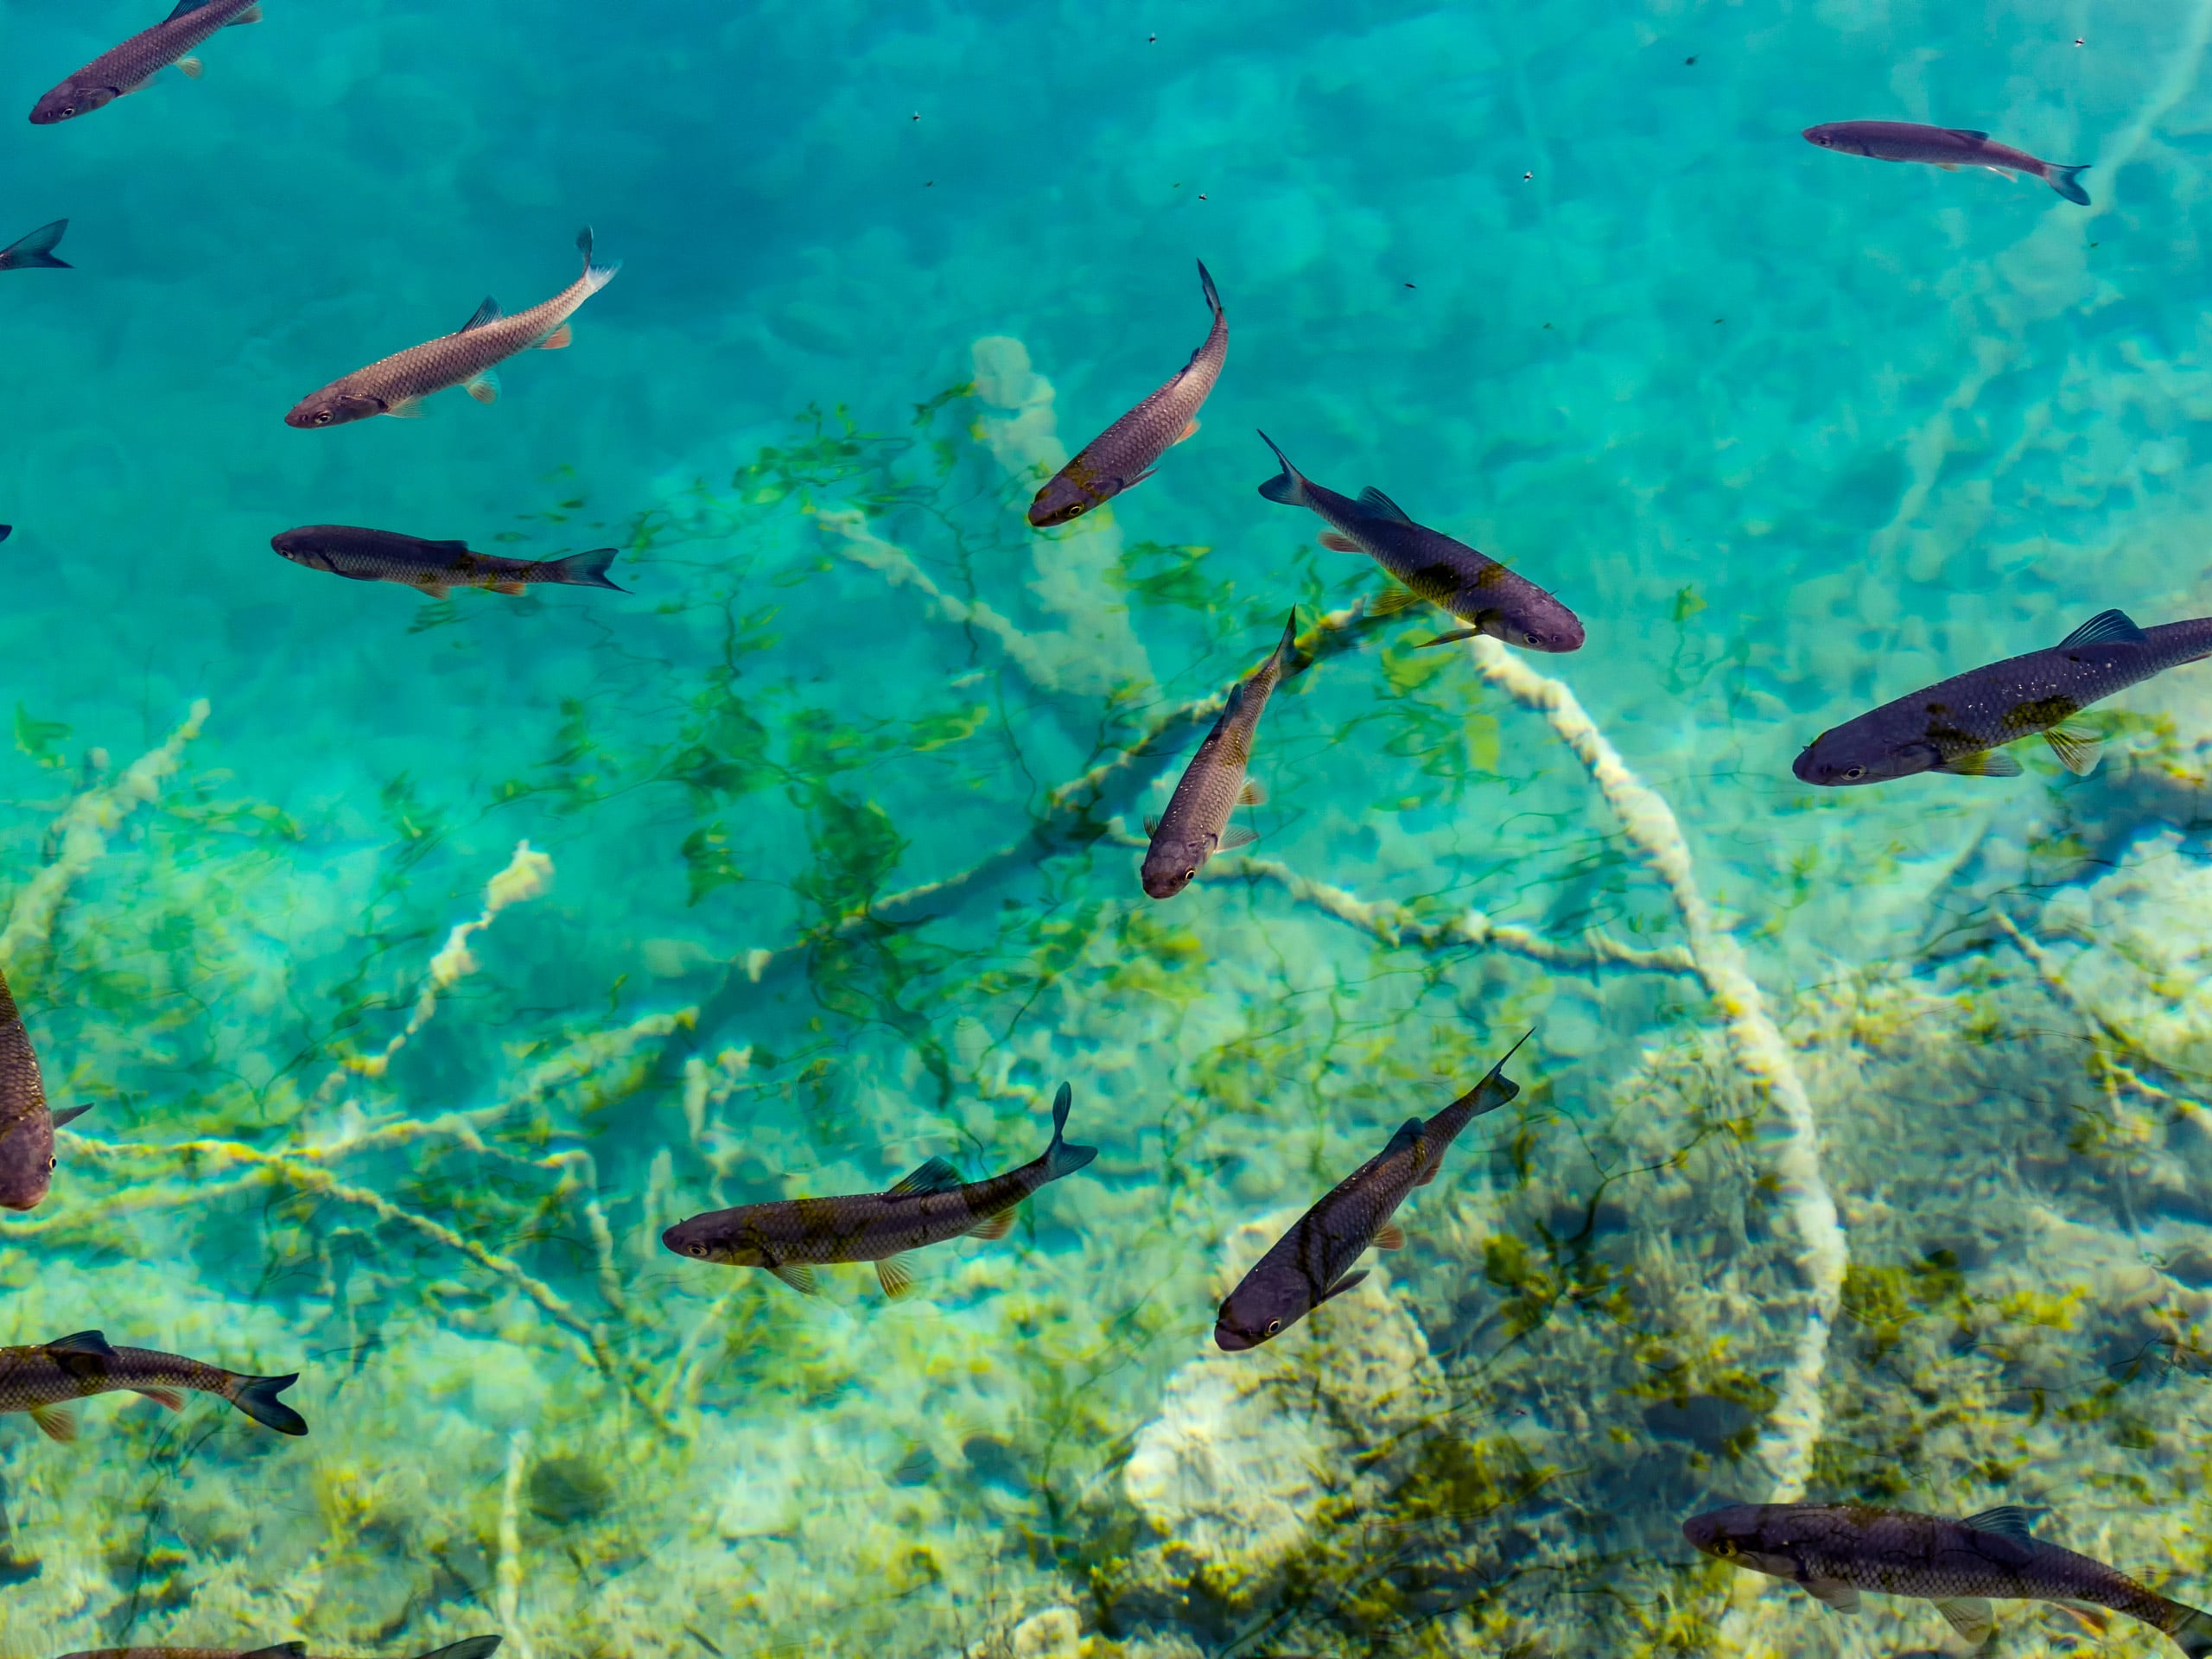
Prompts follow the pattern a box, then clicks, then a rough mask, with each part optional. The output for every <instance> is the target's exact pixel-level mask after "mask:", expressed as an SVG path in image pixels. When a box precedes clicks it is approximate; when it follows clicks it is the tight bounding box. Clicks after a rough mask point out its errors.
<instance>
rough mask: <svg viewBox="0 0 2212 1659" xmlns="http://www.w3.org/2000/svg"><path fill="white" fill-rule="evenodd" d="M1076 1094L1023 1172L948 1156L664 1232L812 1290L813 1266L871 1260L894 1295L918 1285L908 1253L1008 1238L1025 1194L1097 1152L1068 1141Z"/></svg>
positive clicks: (705, 1253)
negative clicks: (987, 1171)
mask: <svg viewBox="0 0 2212 1659" xmlns="http://www.w3.org/2000/svg"><path fill="white" fill-rule="evenodd" d="M1074 1096H1075V1091H1074V1090H1072V1089H1071V1088H1070V1087H1069V1086H1068V1085H1067V1084H1065V1083H1064V1084H1061V1085H1060V1092H1059V1094H1058V1096H1057V1097H1055V1098H1054V1100H1053V1102H1052V1144H1051V1145H1049V1146H1047V1147H1046V1148H1045V1150H1044V1152H1043V1153H1042V1154H1039V1156H1037V1157H1035V1158H1033V1159H1031V1160H1029V1161H1028V1162H1027V1163H1026V1164H1024V1165H1022V1166H1020V1168H1018V1169H1009V1170H1007V1172H1005V1173H1003V1174H1000V1175H993V1176H991V1177H989V1178H988V1179H985V1180H980V1181H966V1182H963V1181H962V1180H961V1179H960V1173H959V1172H958V1171H957V1170H956V1169H954V1168H953V1167H952V1166H951V1165H950V1164H949V1163H947V1162H945V1160H944V1159H942V1158H932V1159H931V1160H929V1161H928V1162H927V1163H925V1164H924V1165H923V1166H921V1167H920V1168H919V1169H918V1170H916V1171H915V1172H914V1173H912V1174H911V1175H909V1176H907V1177H906V1179H904V1180H902V1181H900V1182H899V1184H898V1185H895V1186H893V1187H892V1188H890V1189H889V1190H888V1191H887V1192H856V1193H851V1194H848V1195H845V1196H843V1197H839V1198H783V1199H779V1200H777V1201H775V1202H773V1203H769V1204H741V1205H738V1206H737V1207H736V1208H735V1209H734V1210H715V1211H709V1212H708V1213H707V1214H705V1215H702V1216H693V1217H691V1218H690V1220H688V1221H679V1222H677V1224H675V1225H674V1226H673V1227H671V1228H669V1229H668V1230H666V1231H665V1232H664V1233H662V1234H661V1236H660V1242H661V1243H663V1244H664V1245H666V1246H667V1247H668V1248H669V1249H671V1250H674V1251H675V1252H676V1253H677V1255H688V1256H690V1257H691V1258H692V1259H693V1260H695V1261H699V1262H721V1264H722V1265H723V1266H725V1267H733V1268H766V1269H767V1270H768V1271H769V1272H771V1273H772V1274H775V1275H776V1277H777V1278H779V1279H780V1280H782V1281H784V1282H785V1284H787V1285H789V1286H790V1287H791V1288H792V1289H793V1290H796V1291H800V1292H803V1293H804V1294H807V1295H809V1296H811V1295H812V1294H814V1292H815V1289H816V1283H815V1275H814V1269H815V1268H816V1266H817V1265H818V1264H821V1263H824V1262H874V1263H875V1273H876V1278H877V1281H878V1282H880V1284H881V1285H882V1287H883V1294H885V1295H887V1296H903V1295H905V1294H906V1293H907V1292H908V1291H909V1290H911V1289H912V1288H913V1285H914V1273H913V1266H912V1257H911V1256H910V1255H908V1252H909V1251H912V1250H918V1249H921V1248H923V1247H924V1246H925V1245H929V1244H941V1243H944V1241H945V1240H946V1239H949V1238H958V1237H960V1236H962V1235H963V1234H970V1233H972V1234H973V1235H975V1236H976V1237H977V1238H1003V1237H1005V1236H1006V1235H1007V1232H1008V1231H1009V1230H1012V1228H1013V1226H1014V1211H1015V1210H1016V1209H1018V1208H1019V1207H1020V1205H1021V1202H1022V1200H1023V1199H1025V1198H1028V1197H1029V1196H1030V1195H1031V1194H1032V1193H1033V1192H1037V1191H1038V1190H1039V1188H1041V1187H1043V1186H1045V1185H1046V1184H1047V1183H1048V1182H1052V1181H1057V1180H1058V1179H1060V1178H1061V1177H1063V1176H1065V1175H1072V1174H1074V1173H1076V1171H1077V1170H1078V1169H1081V1168H1082V1167H1083V1166H1084V1165H1086V1164H1088V1163H1089V1162H1090V1160H1092V1159H1094V1158H1096V1156H1097V1155H1098V1148H1097V1147H1077V1146H1071V1145H1069V1144H1068V1142H1067V1141H1065V1139H1064V1138H1063V1133H1064V1131H1065V1129H1066V1128H1067V1122H1068V1106H1069V1103H1070V1102H1071V1101H1072V1100H1073V1098H1074Z"/></svg>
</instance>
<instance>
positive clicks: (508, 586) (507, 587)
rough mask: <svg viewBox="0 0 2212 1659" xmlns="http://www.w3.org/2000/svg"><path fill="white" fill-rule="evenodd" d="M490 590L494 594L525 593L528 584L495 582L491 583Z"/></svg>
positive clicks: (527, 589)
mask: <svg viewBox="0 0 2212 1659" xmlns="http://www.w3.org/2000/svg"><path fill="white" fill-rule="evenodd" d="M492 591H493V593H495V594H526V593H528V592H529V591H530V584H529V583H528V582H493V584H492Z"/></svg>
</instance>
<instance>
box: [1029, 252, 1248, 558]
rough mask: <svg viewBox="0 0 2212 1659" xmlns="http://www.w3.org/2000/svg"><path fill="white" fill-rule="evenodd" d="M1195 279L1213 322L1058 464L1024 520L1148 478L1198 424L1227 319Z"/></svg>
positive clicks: (1202, 277) (1202, 272) (1054, 519)
mask: <svg viewBox="0 0 2212 1659" xmlns="http://www.w3.org/2000/svg"><path fill="white" fill-rule="evenodd" d="M1198 284H1199V286H1200V288H1201V289H1204V291H1205V296H1206V303H1207V304H1208V305H1209V306H1211V307H1212V308H1213V327H1211V328H1210V329H1209V330H1207V332H1206V337H1205V341H1204V343H1202V344H1201V345H1200V346H1199V347H1198V350H1197V351H1195V352H1193V353H1191V360H1190V361H1189V362H1188V363H1185V365H1183V366H1182V368H1181V369H1179V370H1178V371H1177V372H1176V375H1175V378H1173V379H1172V380H1170V381H1169V382H1168V383H1167V384H1166V385H1164V386H1162V387H1160V390H1159V391H1155V392H1154V393H1153V394H1152V396H1151V397H1147V398H1146V399H1145V400H1144V401H1143V402H1142V403H1141V404H1138V405H1137V406H1136V407H1135V409H1133V410H1130V411H1129V412H1128V414H1126V415H1124V416H1122V418H1121V419H1120V420H1118V421H1116V422H1115V423H1114V424H1113V425H1111V426H1109V427H1108V428H1107V429H1105V430H1104V431H1103V432H1101V433H1100V434H1099V435H1097V436H1096V437H1095V438H1093V439H1092V440H1091V441H1090V442H1089V443H1086V444H1085V445H1084V446H1083V449H1082V452H1081V453H1080V454H1077V456H1076V458H1075V459H1074V460H1073V461H1070V462H1068V464H1067V465H1066V466H1065V467H1061V468H1060V470H1059V471H1058V472H1057V473H1055V474H1053V475H1052V477H1051V478H1049V479H1047V480H1046V482H1045V487H1044V488H1043V489H1041V490H1039V491H1038V492H1037V499H1035V500H1033V501H1032V502H1031V503H1030V504H1029V522H1030V523H1031V524H1035V525H1036V526H1038V527H1039V529H1043V528H1044V527H1045V526H1046V525H1048V524H1066V523H1067V522H1068V521H1069V520H1071V519H1073V518H1081V517H1082V516H1083V515H1084V513H1086V512H1090V510H1091V508H1093V507H1095V506H1097V505H1100V504H1101V503H1103V502H1106V501H1110V500H1111V499H1114V497H1116V496H1117V495H1119V494H1120V493H1122V491H1123V490H1127V489H1133V488H1135V486H1137V485H1139V484H1141V483H1143V482H1144V481H1145V480H1147V478H1150V477H1151V476H1152V474H1153V469H1154V467H1157V466H1158V465H1159V464H1160V457H1161V456H1162V455H1164V454H1166V453H1167V452H1168V451H1169V450H1170V449H1172V448H1174V447H1175V446H1176V445H1177V444H1179V443H1180V442H1183V440H1184V439H1185V438H1187V437H1189V436H1190V435H1191V434H1192V433H1193V432H1195V431H1197V430H1198V408H1199V405H1201V404H1204V403H1205V400H1206V399H1207V397H1210V396H1211V395H1212V392H1213V386H1214V382H1215V381H1217V380H1218V379H1220V378H1221V365H1223V364H1224V363H1226V362H1227V361H1228V360H1229V319H1228V318H1227V317H1225V316H1224V315H1222V310H1221V296H1220V295H1218V294H1217V293H1215V292H1214V289H1213V278H1212V277H1210V276H1208V275H1207V274H1206V268H1205V264H1204V263H1203V262H1201V263H1200V264H1199V266H1198Z"/></svg>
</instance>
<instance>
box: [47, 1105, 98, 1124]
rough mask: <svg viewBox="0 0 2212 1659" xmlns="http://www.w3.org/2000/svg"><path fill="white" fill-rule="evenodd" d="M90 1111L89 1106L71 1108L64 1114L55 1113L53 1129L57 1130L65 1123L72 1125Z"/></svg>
mask: <svg viewBox="0 0 2212 1659" xmlns="http://www.w3.org/2000/svg"><path fill="white" fill-rule="evenodd" d="M95 1104H97V1103H95ZM91 1110H92V1107H90V1106H72V1107H71V1108H70V1109H68V1110H67V1111H66V1112H56V1113H55V1114H54V1128H57V1129H58V1128H60V1127H61V1126H62V1125H63V1124H65V1123H74V1122H76V1121H77V1120H78V1119H79V1118H80V1117H82V1116H84V1115H85V1114H86V1112H89V1111H91Z"/></svg>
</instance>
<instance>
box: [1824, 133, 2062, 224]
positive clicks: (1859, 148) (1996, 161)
mask: <svg viewBox="0 0 2212 1659" xmlns="http://www.w3.org/2000/svg"><path fill="white" fill-rule="evenodd" d="M1805 139H1806V142H1807V143H1815V144H1818V145H1819V146H1820V147H1821V149H1833V150H1834V151H1836V152H1837V153H1838V154H1839V155H1843V156H1872V158H1873V159H1874V160H1876V161H1878V162H1927V163H1928V164H1929V166H1931V167H1940V168H1942V169H1943V170H1944V171H1945V172H1947V173H1955V172H1957V171H1958V170H1959V169H1960V168H1962V167H1986V168H1988V169H1989V170H1990V171H1991V172H1993V173H2005V174H2013V173H2024V174H2026V175H2028V176H2029V177H2030V178H2031V179H2041V180H2042V181H2044V183H2045V184H2047V185H2049V186H2050V188H2052V189H2054V190H2056V191H2057V192H2058V194H2060V195H2062V196H2063V197H2065V198H2066V200H2069V201H2072V202H2079V203H2080V204H2081V205H2082V207H2088V205H2089V193H2088V191H2087V190H2084V189H2083V188H2082V187H2081V185H2080V184H2078V183H2076V182H2075V181H2076V180H2077V179H2078V178H2079V177H2080V176H2081V175H2082V174H2084V173H2086V172H2088V170H2089V165H2090V164H2089V163H2088V162H2081V163H2080V164H2079V165H2077V166H2074V167H2067V166H2063V165H2062V164H2060V163H2058V162H2045V161H2038V160H2037V158H2036V157H2034V156H2031V155H2029V154H2028V152H2027V151H2026V150H2024V149H2013V148H2012V145H2010V144H2000V143H1998V142H1997V141H1996V140H1995V139H1993V138H1992V137H1990V136H1989V135H1988V134H1987V133H1986V132H1977V131H1975V130H1974V129H1973V128H1971V127H1923V126H1922V125H1920V124H1918V123H1916V122H1912V121H1829V122H1826V123H1824V124H1821V125H1820V126H1817V127H1808V128H1806V129H1805Z"/></svg>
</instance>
